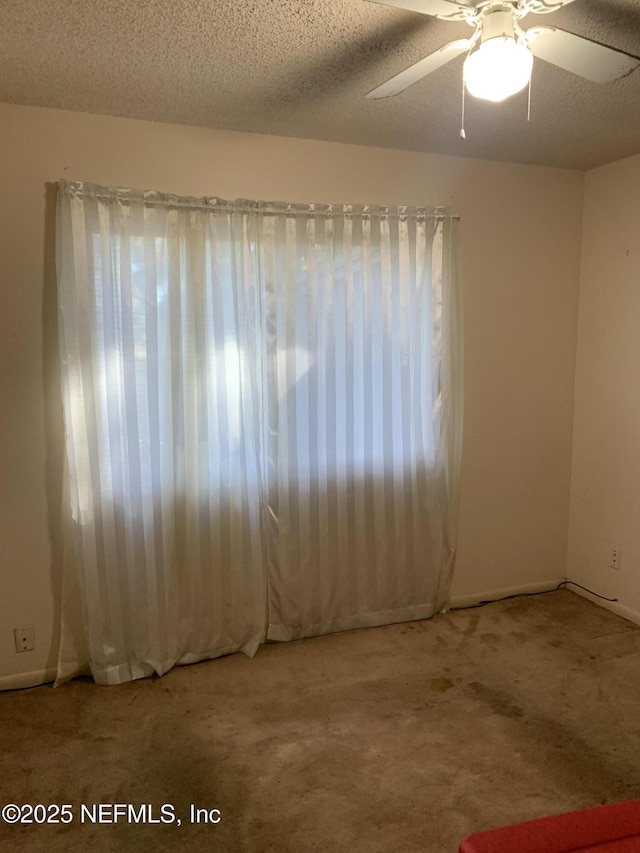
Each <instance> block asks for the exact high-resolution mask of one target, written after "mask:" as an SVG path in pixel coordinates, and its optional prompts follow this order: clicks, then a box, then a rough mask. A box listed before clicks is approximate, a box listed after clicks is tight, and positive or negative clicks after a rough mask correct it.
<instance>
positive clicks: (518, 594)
mask: <svg viewBox="0 0 640 853" xmlns="http://www.w3.org/2000/svg"><path fill="white" fill-rule="evenodd" d="M568 583H570V584H572V585H573V586H579V587H580V589H583V590H584V591H585V592H588V593H590V594H591V595H595V596H596V598H602V599H603V601H617V600H618V599H617V598H607V597H606V596H605V595H600V594H599V593H597V592H594V591H593V590H592V589H588V587H586V586H582V584H579V583H576V582H575V581H570V580H565V581H561V582H560V583H559V584H558V586H556V587H555V588H554V589H543V590H541V591H540V592H515V593H513V594H512V595H505V596H503V597H502V598H487V599H486V600H485V601H479V602H478V603H477V604H467V605H466V606H464V607H450V608H449V610H472V609H473V608H474V607H484V606H485V604H495V602H497V601H508V600H509V599H511V598H526V597H527V596H529V595H548V594H549V593H550V592H558V590H560V589H563V588H564V587H565V586H566V585H567V584H568Z"/></svg>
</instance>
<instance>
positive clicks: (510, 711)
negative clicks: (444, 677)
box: [469, 681, 524, 720]
mask: <svg viewBox="0 0 640 853" xmlns="http://www.w3.org/2000/svg"><path fill="white" fill-rule="evenodd" d="M469 688H470V690H472V691H473V693H474V694H475V696H476V698H477V699H480V701H481V702H484V703H485V704H486V705H488V706H489V707H490V708H491V710H492V711H493V712H494V713H496V714H500V716H501V717H509V718H510V719H512V720H519V719H520V718H521V717H522V716H524V711H523V710H522V708H520V707H519V706H518V705H516V704H515V702H512V701H511V699H510V698H509V697H508V696H506V695H505V694H504V693H502V692H501V691H500V690H496V689H495V688H493V687H488V686H487V685H486V684H481V683H480V682H478V681H472V682H471V683H470V684H469Z"/></svg>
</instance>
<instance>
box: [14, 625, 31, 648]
mask: <svg viewBox="0 0 640 853" xmlns="http://www.w3.org/2000/svg"><path fill="white" fill-rule="evenodd" d="M13 636H14V639H15V643H16V652H32V651H33V649H34V648H35V631H34V629H33V625H25V626H24V627H22V628H14V629H13Z"/></svg>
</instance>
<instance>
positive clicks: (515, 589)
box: [451, 578, 629, 618]
mask: <svg viewBox="0 0 640 853" xmlns="http://www.w3.org/2000/svg"><path fill="white" fill-rule="evenodd" d="M560 583H562V578H557V579H556V580H549V581H537V582H536V583H527V584H523V585H522V586H507V587H504V588H503V589H492V590H490V591H489V592H472V593H469V594H468V595H454V596H453V597H452V599H451V607H473V606H474V605H475V604H480V602H481V601H497V600H498V599H500V598H507V597H508V596H510V595H522V594H523V593H536V592H550V591H551V590H554V589H556V588H557V587H558V584H560ZM627 618H629V617H627Z"/></svg>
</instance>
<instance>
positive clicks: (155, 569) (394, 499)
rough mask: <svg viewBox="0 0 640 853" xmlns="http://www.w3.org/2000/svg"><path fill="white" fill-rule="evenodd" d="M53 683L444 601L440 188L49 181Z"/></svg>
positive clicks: (447, 227)
mask: <svg viewBox="0 0 640 853" xmlns="http://www.w3.org/2000/svg"><path fill="white" fill-rule="evenodd" d="M58 199H59V200H58V220H57V222H58V236H57V264H58V295H59V308H60V348H61V360H62V393H63V406H64V416H65V433H66V482H65V494H66V495H67V496H68V497H67V499H68V504H69V513H68V519H67V520H68V527H67V534H68V537H67V538H68V541H69V542H70V543H72V545H73V547H72V548H71V547H70V548H68V549H67V552H66V561H65V563H66V569H65V578H64V591H63V613H62V640H61V645H60V654H59V668H58V683H59V682H61V681H63V680H65V679H67V678H69V677H72V676H73V675H74V674H76V673H78V672H81V671H84V670H86V669H89V670H90V671H91V672H92V674H93V676H94V678H95V679H96V680H97V681H99V682H102V683H117V682H120V681H125V680H128V679H131V678H138V677H142V676H145V675H149V674H151V673H153V672H156V673H159V674H163V673H164V672H166V671H167V670H168V669H169V668H171V667H172V666H173V665H174V664H176V663H190V662H193V661H196V660H200V659H203V658H209V657H215V656H217V655H221V654H225V653H228V652H232V651H237V650H242V651H244V652H245V653H246V654H248V655H252V654H253V653H254V652H255V650H256V648H257V647H258V645H259V644H260V643H261V642H263V641H264V640H265V639H267V638H270V639H275V640H284V639H292V638H296V637H304V636H310V635H313V634H320V633H324V632H327V631H333V630H342V629H346V628H353V627H359V626H367V625H376V624H383V623H387V622H392V621H401V620H406V619H415V618H423V617H427V616H430V615H432V614H433V613H434V612H436V611H438V610H440V609H442V608H443V607H446V605H447V602H448V595H449V587H450V582H451V572H452V567H453V558H454V555H455V545H456V519H457V483H458V478H459V464H460V451H461V439H460V434H461V373H460V370H461V352H460V339H461V336H460V328H459V325H460V310H459V304H458V303H459V293H458V286H457V268H456V223H455V220H453V219H452V218H451V216H450V215H449V214H448V212H447V211H446V210H444V209H440V208H438V209H431V208H388V207H372V206H370V207H368V206H327V205H306V206H305V205H286V204H266V203H252V202H245V201H238V202H225V201H223V200H220V199H190V198H187V199H185V198H180V197H176V196H168V195H162V194H159V193H152V192H136V191H131V190H124V189H108V188H104V187H96V186H92V185H87V184H83V183H78V182H61V184H60V187H59V196H58Z"/></svg>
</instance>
